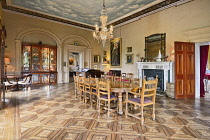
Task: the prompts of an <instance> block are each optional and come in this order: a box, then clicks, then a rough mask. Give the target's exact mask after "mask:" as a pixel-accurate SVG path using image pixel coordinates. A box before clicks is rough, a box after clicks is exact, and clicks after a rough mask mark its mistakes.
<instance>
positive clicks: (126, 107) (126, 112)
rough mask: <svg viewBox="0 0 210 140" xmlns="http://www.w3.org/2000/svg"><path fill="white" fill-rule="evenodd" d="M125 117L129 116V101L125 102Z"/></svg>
mask: <svg viewBox="0 0 210 140" xmlns="http://www.w3.org/2000/svg"><path fill="white" fill-rule="evenodd" d="M125 117H126V118H128V102H127V101H126V103H125Z"/></svg>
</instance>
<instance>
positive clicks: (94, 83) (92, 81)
mask: <svg viewBox="0 0 210 140" xmlns="http://www.w3.org/2000/svg"><path fill="white" fill-rule="evenodd" d="M90 84H91V86H92V87H97V86H98V78H90Z"/></svg>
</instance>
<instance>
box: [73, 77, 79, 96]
mask: <svg viewBox="0 0 210 140" xmlns="http://www.w3.org/2000/svg"><path fill="white" fill-rule="evenodd" d="M73 77H74V95H75V100H76V98H77V93H78V92H79V88H78V76H76V75H74V76H73Z"/></svg>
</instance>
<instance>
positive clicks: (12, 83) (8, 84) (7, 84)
mask: <svg viewBox="0 0 210 140" xmlns="http://www.w3.org/2000/svg"><path fill="white" fill-rule="evenodd" d="M16 83H17V82H12V81H11V82H4V85H5V86H12V85H15V84H16Z"/></svg>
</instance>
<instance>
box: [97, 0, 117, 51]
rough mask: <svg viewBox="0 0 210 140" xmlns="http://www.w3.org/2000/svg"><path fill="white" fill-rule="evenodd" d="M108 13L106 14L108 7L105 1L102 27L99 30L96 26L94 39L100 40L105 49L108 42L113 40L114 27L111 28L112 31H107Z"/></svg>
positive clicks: (102, 11)
mask: <svg viewBox="0 0 210 140" xmlns="http://www.w3.org/2000/svg"><path fill="white" fill-rule="evenodd" d="M107 19H108V16H107V12H106V7H105V4H104V0H103V9H102V10H101V16H100V21H101V27H100V28H99V27H98V26H97V25H96V29H95V31H94V32H93V37H94V39H97V40H98V43H99V42H100V41H101V43H102V45H103V47H104V46H105V43H106V40H107V39H109V40H110V39H111V38H113V26H110V29H107V27H106V23H107Z"/></svg>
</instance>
